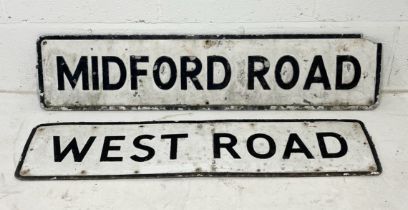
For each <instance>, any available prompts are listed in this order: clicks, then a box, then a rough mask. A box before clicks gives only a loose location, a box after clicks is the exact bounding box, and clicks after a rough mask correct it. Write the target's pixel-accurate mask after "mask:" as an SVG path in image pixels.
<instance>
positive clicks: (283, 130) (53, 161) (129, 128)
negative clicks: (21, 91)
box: [15, 120, 382, 180]
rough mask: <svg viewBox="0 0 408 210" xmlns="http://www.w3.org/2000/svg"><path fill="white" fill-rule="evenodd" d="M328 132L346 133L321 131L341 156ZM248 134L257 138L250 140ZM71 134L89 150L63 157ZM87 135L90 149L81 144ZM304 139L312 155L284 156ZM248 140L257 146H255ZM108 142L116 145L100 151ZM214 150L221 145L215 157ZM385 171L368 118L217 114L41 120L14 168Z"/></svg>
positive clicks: (148, 172)
mask: <svg viewBox="0 0 408 210" xmlns="http://www.w3.org/2000/svg"><path fill="white" fill-rule="evenodd" d="M330 132H331V133H335V134H336V135H338V136H339V137H341V138H342V139H343V140H344V142H343V143H344V144H345V145H342V143H341V141H340V139H339V138H337V139H336V138H335V137H333V136H330V135H328V136H326V137H324V138H323V139H324V140H323V141H324V142H325V143H324V145H325V148H327V150H326V151H327V152H328V153H331V154H336V153H339V152H340V151H342V150H343V148H344V149H345V150H343V151H345V153H343V154H342V155H339V156H337V157H333V156H332V157H329V156H326V155H324V152H323V151H324V150H322V145H321V144H322V143H321V142H319V141H318V140H317V139H318V137H317V136H318V135H320V134H323V133H326V134H327V133H330ZM169 134H178V135H185V136H184V137H179V139H178V141H176V142H177V143H176V146H175V147H176V148H177V149H175V148H172V147H173V146H174V145H173V143H171V142H172V141H173V140H171V141H170V139H169V137H164V136H163V135H169ZM226 134H228V135H226ZM142 135H143V136H144V137H143V138H142V140H141V141H139V144H142V145H145V146H144V147H140V146H139V147H138V146H136V143H135V142H134V140H135V139H136V138H138V137H139V136H142ZM146 135H151V137H146ZM217 135H220V136H221V137H220V138H219V142H220V144H228V143H229V142H231V141H233V140H232V139H231V138H230V137H228V136H231V135H233V136H235V137H236V139H237V143H236V145H233V146H232V147H231V148H232V150H234V151H235V153H236V154H233V153H234V152H230V151H229V149H226V148H224V147H221V148H220V149H219V150H218V149H217V148H218V147H217V146H216V145H218V144H216V142H217V141H216V137H215V136H217ZM107 136H114V137H109V138H113V139H116V140H113V141H111V142H108V143H107V142H106V139H107ZM120 136H121V137H120ZM251 136H252V137H254V139H253V141H252V142H251V141H250V140H249V139H251ZM255 136H256V137H255ZM265 136H268V137H265ZM289 136H293V137H297V138H298V140H299V141H301V142H300V143H299V142H298V141H295V142H294V143H293V145H292V146H288V145H290V144H289V143H288V142H289V139H290V137H289ZM56 137H57V140H56ZM91 137H92V138H93V137H95V138H94V140H92V141H93V142H91V141H89V140H88V139H90V138H91ZM73 138H75V139H76V142H77V144H78V148H79V151H80V152H81V153H82V152H83V150H84V151H85V153H84V156H83V157H82V159H76V158H74V156H73V153H72V151H70V152H68V153H67V154H66V156H60V155H57V154H56V153H55V152H56V151H59V152H61V151H64V150H65V148H66V147H67V145H70V142H72V141H73ZM267 138H270V140H267ZM56 141H58V142H59V143H58V144H57V143H56ZM135 141H136V140H135ZM89 142H91V143H90V146H89V147H88V149H84V148H87V146H85V145H87V144H88V143H89ZM248 142H251V143H248ZM271 142H272V143H271ZM301 143H303V144H304V147H306V150H307V151H308V152H309V153H310V154H306V152H305V153H303V152H299V151H297V152H292V153H291V154H289V156H286V157H285V153H286V150H287V149H288V148H289V149H292V148H293V149H294V150H296V149H299V148H301ZM171 145H172V146H171ZM248 145H252V146H251V148H252V150H251V149H250V147H249V146H248ZM271 145H272V146H271ZM273 145H275V146H273ZM105 146H109V147H111V148H110V150H109V151H108V152H107V153H105V154H103V152H102V151H103V150H104V149H103V148H104V147H105ZM146 146H148V147H150V148H152V149H153V150H154V151H155V152H154V153H152V156H150V157H149V158H147V157H148V156H149V154H150V153H151V152H148V149H146ZM271 148H274V149H271ZM272 150H275V151H274V152H271V151H272ZM105 151H107V150H105ZM216 151H219V153H218V154H219V155H218V156H217V155H216V153H217V152H216ZM288 151H289V150H288ZM304 151H305V150H304ZM59 152H57V153H59ZM269 152H271V153H269ZM62 153H64V152H62ZM267 154H268V155H267ZM75 156H76V155H75ZM134 156H137V158H138V159H137V158H135V157H134ZM266 156H267V157H266ZM61 157H62V159H60V158H61ZM103 157H104V158H103ZM118 158H119V160H118ZM134 158H135V159H134ZM144 158H146V159H144ZM74 159H75V161H74ZM114 159H115V160H114ZM136 159H137V160H138V161H137V160H136ZM140 159H143V160H140ZM381 171H382V169H381V165H380V162H379V160H378V157H377V154H376V151H375V148H374V144H373V143H372V141H371V139H370V137H369V135H368V133H367V130H366V129H365V127H364V124H363V123H362V122H360V121H357V120H213V121H162V122H160V121H152V122H136V123H125V122H124V123H53V124H43V125H39V126H37V127H36V128H35V129H34V130H33V132H32V133H31V135H30V137H29V139H28V141H27V144H26V146H25V148H24V152H23V155H22V158H21V159H20V163H19V165H18V167H17V169H16V174H15V175H16V177H17V178H20V179H23V180H26V179H27V180H35V179H46V180H47V179H50V180H55V179H110V178H143V177H185V176H259V177H264V176H265V177H267V176H333V175H336V176H350V175H378V174H380V173H381Z"/></svg>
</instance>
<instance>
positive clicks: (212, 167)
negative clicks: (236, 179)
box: [211, 160, 217, 172]
mask: <svg viewBox="0 0 408 210" xmlns="http://www.w3.org/2000/svg"><path fill="white" fill-rule="evenodd" d="M216 170H217V165H215V160H213V161H212V164H211V171H213V172H215V171H216Z"/></svg>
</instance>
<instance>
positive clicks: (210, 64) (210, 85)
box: [207, 55, 231, 90]
mask: <svg viewBox="0 0 408 210" xmlns="http://www.w3.org/2000/svg"><path fill="white" fill-rule="evenodd" d="M214 63H221V64H222V65H223V66H224V72H225V76H224V79H223V80H222V82H220V83H214ZM207 71H208V72H207V77H208V78H207V89H208V90H221V89H223V88H225V87H227V85H228V84H229V82H230V80H231V66H230V64H229V63H228V60H227V59H226V58H224V57H222V56H216V55H213V56H208V57H207Z"/></svg>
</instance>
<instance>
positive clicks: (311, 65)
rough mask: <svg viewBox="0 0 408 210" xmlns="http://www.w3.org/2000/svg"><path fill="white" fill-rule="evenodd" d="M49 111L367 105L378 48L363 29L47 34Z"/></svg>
mask: <svg viewBox="0 0 408 210" xmlns="http://www.w3.org/2000/svg"><path fill="white" fill-rule="evenodd" d="M38 54H39V55H38V57H39V65H38V66H39V84H40V94H41V102H42V105H43V107H44V108H46V109H49V110H128V109H132V110H137V109H367V108H373V107H374V106H375V105H376V103H377V101H378V90H379V81H380V67H381V44H377V43H373V42H371V41H368V40H366V39H363V38H362V37H361V35H356V34H346V35H344V34H343V35H336V34H326V35H204V36H177V35H150V36H148V35H137V36H114V35H112V36H46V37H41V38H40V39H39V41H38Z"/></svg>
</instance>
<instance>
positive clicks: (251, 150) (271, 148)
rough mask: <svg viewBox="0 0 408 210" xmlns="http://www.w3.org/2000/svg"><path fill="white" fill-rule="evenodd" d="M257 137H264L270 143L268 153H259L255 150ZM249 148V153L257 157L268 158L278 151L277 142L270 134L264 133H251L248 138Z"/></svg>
mask: <svg viewBox="0 0 408 210" xmlns="http://www.w3.org/2000/svg"><path fill="white" fill-rule="evenodd" d="M257 138H263V139H265V140H266V141H267V142H268V144H269V151H268V152H267V153H265V154H259V153H258V152H256V151H255V149H254V141H255V139H257ZM247 149H248V152H249V154H251V155H252V156H254V157H256V158H259V159H266V158H270V157H272V156H273V155H274V154H275V152H276V145H275V142H274V141H273V139H272V138H271V137H270V136H268V135H266V134H263V133H256V134H253V135H251V136H250V137H249V138H248V141H247Z"/></svg>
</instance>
